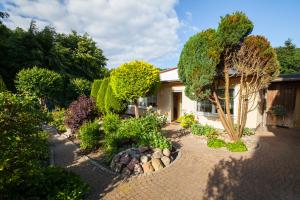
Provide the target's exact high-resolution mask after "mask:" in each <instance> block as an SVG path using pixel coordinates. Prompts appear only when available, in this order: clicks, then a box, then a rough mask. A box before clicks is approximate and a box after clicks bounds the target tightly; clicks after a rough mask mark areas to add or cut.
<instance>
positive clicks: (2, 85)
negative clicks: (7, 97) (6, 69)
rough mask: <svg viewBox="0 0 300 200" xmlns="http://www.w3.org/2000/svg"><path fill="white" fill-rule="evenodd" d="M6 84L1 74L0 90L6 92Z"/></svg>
mask: <svg viewBox="0 0 300 200" xmlns="http://www.w3.org/2000/svg"><path fill="white" fill-rule="evenodd" d="M6 89H7V88H6V85H5V83H4V81H3V79H2V76H1V74H0V92H4V91H6Z"/></svg>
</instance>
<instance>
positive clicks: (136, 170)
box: [133, 164, 143, 175]
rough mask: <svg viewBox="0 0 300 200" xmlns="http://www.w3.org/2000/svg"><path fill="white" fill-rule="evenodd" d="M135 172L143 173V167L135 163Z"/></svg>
mask: <svg viewBox="0 0 300 200" xmlns="http://www.w3.org/2000/svg"><path fill="white" fill-rule="evenodd" d="M133 173H134V174H135V175H138V174H142V173H143V168H142V167H141V165H140V164H135V165H134V169H133Z"/></svg>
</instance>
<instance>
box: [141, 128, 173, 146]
mask: <svg viewBox="0 0 300 200" xmlns="http://www.w3.org/2000/svg"><path fill="white" fill-rule="evenodd" d="M139 145H140V146H151V147H153V148H160V149H170V148H171V143H170V142H169V141H168V139H167V138H166V137H165V136H163V135H162V134H161V132H158V131H151V132H149V133H147V134H142V135H141V136H140V138H139Z"/></svg>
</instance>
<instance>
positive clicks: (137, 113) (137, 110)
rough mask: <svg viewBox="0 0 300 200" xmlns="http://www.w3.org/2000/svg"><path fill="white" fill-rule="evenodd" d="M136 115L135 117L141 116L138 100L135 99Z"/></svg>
mask: <svg viewBox="0 0 300 200" xmlns="http://www.w3.org/2000/svg"><path fill="white" fill-rule="evenodd" d="M134 115H135V118H139V117H140V115H139V105H138V101H134Z"/></svg>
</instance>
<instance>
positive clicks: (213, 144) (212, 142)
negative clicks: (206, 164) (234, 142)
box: [207, 138, 226, 148]
mask: <svg viewBox="0 0 300 200" xmlns="http://www.w3.org/2000/svg"><path fill="white" fill-rule="evenodd" d="M207 146H208V147H210V148H222V147H226V143H225V142H224V140H221V139H217V138H211V139H208V141H207Z"/></svg>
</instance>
